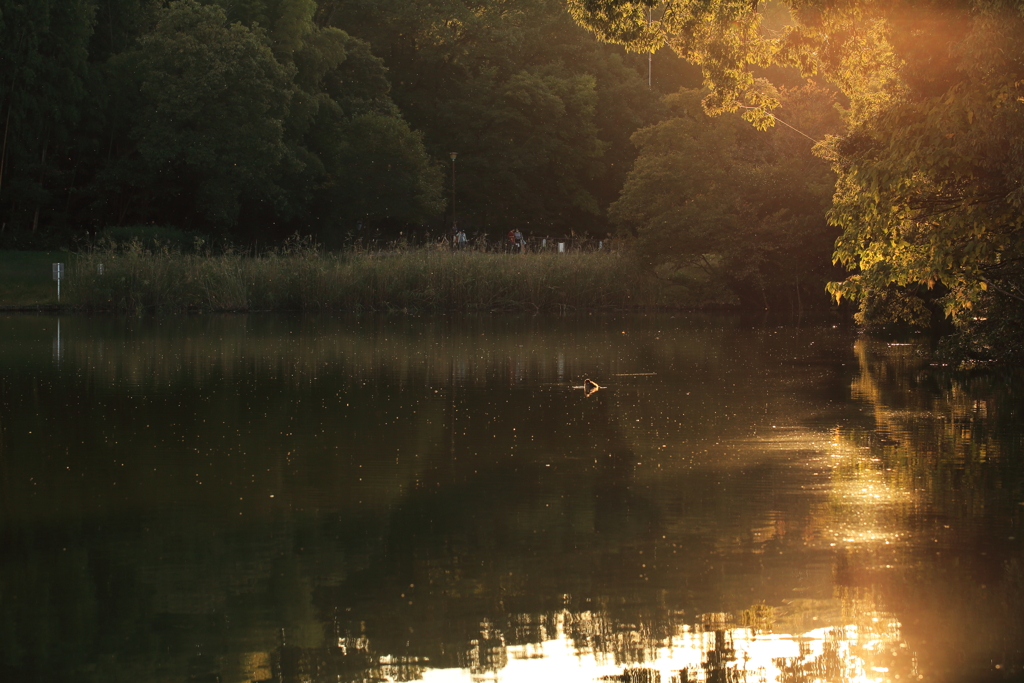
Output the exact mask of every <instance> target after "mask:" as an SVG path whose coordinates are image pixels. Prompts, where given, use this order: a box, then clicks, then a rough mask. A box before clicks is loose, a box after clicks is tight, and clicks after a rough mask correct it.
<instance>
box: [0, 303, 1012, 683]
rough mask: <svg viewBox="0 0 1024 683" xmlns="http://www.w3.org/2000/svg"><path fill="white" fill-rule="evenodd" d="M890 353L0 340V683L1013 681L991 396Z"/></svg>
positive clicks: (1004, 459)
mask: <svg viewBox="0 0 1024 683" xmlns="http://www.w3.org/2000/svg"><path fill="white" fill-rule="evenodd" d="M919 351H920V349H919V348H918V347H917V346H915V345H890V344H886V343H884V342H877V341H870V340H867V339H864V338H860V337H858V336H857V335H856V334H854V333H853V332H852V331H851V330H848V329H843V328H837V327H833V325H832V324H804V325H802V326H795V325H788V326H772V325H751V324H747V323H743V322H741V321H739V320H738V319H734V318H729V317H687V316H676V317H673V316H667V315H666V316H649V317H644V316H635V317H625V318H622V317H606V316H596V315H595V316H586V317H578V318H571V319H566V318H559V319H553V318H544V317H488V316H481V317H457V318H446V317H432V318H416V317H384V318H379V317H378V318H373V317H351V318H347V317H346V318H343V317H338V318H303V317H280V316H269V315H267V316H257V315H250V316H228V317H202V316H197V317H184V318H166V319H138V320H123V319H115V318H88V317H62V318H56V317H35V316H6V317H0V504H2V508H0V679H2V680H4V681H27V682H32V681H76V682H82V681H90V682H91V681H97V682H99V681H133V682H142V683H148V682H156V681H161V682H162V681H168V682H170V681H175V682H182V683H184V682H186V681H202V682H207V683H212V682H214V681H221V682H223V683H228V682H231V683H236V682H238V683H240V682H242V681H271V680H272V681H282V682H285V681H287V682H300V681H301V682H311V683H312V682H315V683H320V682H325V681H332V682H334V681H390V680H394V681H417V680H424V681H452V682H454V681H460V682H461V681H529V682H530V683H537V682H541V681H559V682H562V681H598V680H603V681H615V680H621V681H644V682H647V681H661V682H663V683H668V682H670V681H679V682H686V681H744V682H747V681H749V682H751V683H754V682H761V681H771V682H776V681H778V682H780V683H781V682H798V681H833V682H837V683H845V682H847V681H851V682H852V681H907V680H926V681H950V682H952V681H988V680H992V681H997V680H1015V679H1018V678H1019V677H1020V676H1021V675H1022V668H1021V667H1022V664H1024V545H1022V540H1024V528H1022V517H1024V446H1022V439H1024V437H1022V434H1024V411H1022V389H1021V386H1020V384H1019V383H1015V381H1014V379H1013V378H1012V377H1011V376H1008V375H1006V374H999V375H995V376H992V375H974V376H970V375H964V374H956V373H952V372H949V371H948V370H946V369H943V368H940V367H936V366H932V365H929V363H928V361H927V360H925V359H924V356H923V355H922V354H921V353H919ZM585 378H590V379H592V380H593V381H595V382H597V383H598V384H599V385H601V387H602V388H600V389H599V390H598V391H596V392H587V391H586V390H584V389H583V388H582V387H583V381H584V379H585Z"/></svg>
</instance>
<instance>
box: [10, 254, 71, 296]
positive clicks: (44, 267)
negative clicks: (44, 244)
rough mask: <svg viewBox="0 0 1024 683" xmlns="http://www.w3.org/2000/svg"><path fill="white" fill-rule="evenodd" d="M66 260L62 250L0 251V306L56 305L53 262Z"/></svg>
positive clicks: (66, 261) (67, 259)
mask: <svg viewBox="0 0 1024 683" xmlns="http://www.w3.org/2000/svg"><path fill="white" fill-rule="evenodd" d="M69 261H70V257H69V255H68V254H67V253H64V252H57V251H54V252H49V251H12V250H0V306H35V305H39V304H42V305H48V304H56V303H57V283H56V282H54V281H53V268H52V264H54V263H65V264H67V263H68V262H69ZM61 295H62V297H61V298H62V300H63V291H62V292H61Z"/></svg>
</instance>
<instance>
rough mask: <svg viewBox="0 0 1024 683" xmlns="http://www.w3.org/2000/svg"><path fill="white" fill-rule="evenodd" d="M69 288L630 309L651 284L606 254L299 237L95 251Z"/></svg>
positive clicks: (121, 305) (397, 304)
mask: <svg viewBox="0 0 1024 683" xmlns="http://www.w3.org/2000/svg"><path fill="white" fill-rule="evenodd" d="M66 288H67V299H66V301H67V303H68V304H69V305H71V306H73V307H75V308H78V309H82V310H117V311H142V310H163V311H189V310H198V311H258V310H345V311H359V310H376V311H382V310H415V311H438V310H471V309H483V310H494V309H498V310H514V309H532V310H565V309H570V310H571V309H590V308H636V307H643V306H647V305H652V304H653V303H654V302H655V293H656V286H655V283H654V281H653V278H652V277H651V276H650V274H649V273H647V272H645V271H644V270H643V269H642V268H640V267H639V266H637V265H636V264H635V263H633V262H632V261H631V260H630V259H629V258H627V257H626V256H624V255H622V254H619V253H613V252H592V253H568V254H556V253H539V254H523V255H508V254H500V253H487V252H476V251H463V252H452V251H447V250H443V249H437V248H429V247H428V248H420V249H403V250H394V251H384V252H375V253H367V252H342V253H327V252H323V251H321V250H320V249H318V248H317V246H316V245H314V244H312V243H311V242H308V241H301V240H297V241H292V242H290V243H289V244H288V245H287V246H286V248H284V249H280V250H275V251H271V252H268V253H265V254H260V255H253V254H243V253H238V252H233V251H230V250H228V251H225V252H224V253H220V254H213V253H205V254H201V253H181V252H178V251H173V250H170V249H162V250H161V249H157V250H152V249H147V248H145V247H144V246H143V245H142V244H140V243H138V242H133V243H130V244H128V245H125V246H123V247H121V248H105V249H96V250H92V251H89V252H85V253H83V254H80V255H79V256H78V257H77V258H76V259H75V261H74V262H73V263H72V264H71V266H70V268H69V273H68V278H67V284H66Z"/></svg>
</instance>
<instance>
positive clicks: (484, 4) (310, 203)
mask: <svg viewBox="0 0 1024 683" xmlns="http://www.w3.org/2000/svg"><path fill="white" fill-rule="evenodd" d="M639 66H640V62H639V61H635V62H630V60H629V58H628V57H624V55H623V53H622V51H621V50H619V49H617V48H612V47H609V46H607V45H604V44H602V43H600V42H599V41H597V40H596V39H595V38H594V37H593V36H591V35H589V34H588V33H587V32H586V31H585V30H583V29H581V28H580V27H579V26H577V25H576V24H575V23H574V22H573V21H572V19H571V17H569V16H568V14H567V12H566V10H565V7H564V5H563V4H561V2H560V1H559V0H529V1H528V2H523V3H515V4H509V3H507V2H504V1H502V0H455V1H448V0H424V1H423V2H416V3H409V2H393V1H392V0H346V1H345V2H338V1H336V0H166V1H163V0H162V1H159V2H154V1H153V0H68V1H67V2H53V1H50V0H43V1H41V2H33V3H29V4H27V5H26V4H25V3H21V2H17V1H16V0H0V135H2V140H3V146H2V148H3V153H2V155H0V241H2V242H4V243H7V244H15V245H17V244H24V245H29V244H43V243H44V242H45V241H46V237H45V236H46V235H48V234H51V233H54V232H56V233H60V235H62V237H60V239H63V240H64V241H67V239H70V238H71V237H74V236H75V235H82V234H84V233H86V232H89V233H92V232H95V231H96V230H100V229H102V228H103V227H104V226H110V225H125V224H127V225H148V224H153V223H156V224H163V225H172V226H175V227H178V228H184V229H186V230H197V231H203V232H220V233H223V232H227V233H230V234H234V235H235V236H236V237H239V238H242V239H253V238H259V239H261V240H265V239H275V238H281V237H283V236H286V235H288V234H291V233H293V232H294V231H295V230H300V231H302V232H314V233H317V234H318V236H320V237H321V238H328V241H333V242H335V243H338V242H339V241H340V240H343V239H345V236H346V235H351V234H353V233H357V232H358V231H359V230H360V229H363V228H369V231H370V232H372V233H376V234H384V235H390V236H397V235H398V234H399V233H400V232H403V231H410V232H412V233H415V234H418V235H421V236H423V235H426V234H427V232H429V231H433V232H435V233H436V232H438V231H440V230H446V229H450V225H451V219H452V214H451V210H452V202H453V200H456V199H457V201H458V207H459V221H460V225H462V226H463V227H465V228H466V229H467V230H469V231H470V234H473V233H474V232H491V233H492V234H493V233H497V232H499V231H504V230H507V228H508V226H509V225H511V224H515V225H518V226H521V227H524V228H525V229H528V230H532V231H540V230H544V231H548V232H553V233H555V234H567V233H569V232H570V231H576V232H595V231H597V232H600V231H602V230H606V229H607V227H608V223H607V220H606V210H607V206H608V205H609V204H610V203H611V202H612V201H614V199H615V198H616V196H617V194H618V191H619V189H620V188H621V185H622V181H623V179H624V177H625V173H626V170H627V169H628V167H629V165H630V164H631V162H632V159H633V157H634V155H635V151H634V149H633V148H632V146H631V145H630V144H629V137H630V135H631V134H632V133H633V132H634V131H635V130H636V129H637V128H638V127H640V126H643V125H647V124H649V123H653V122H654V121H655V120H656V119H657V116H658V112H659V111H660V105H659V103H658V94H657V93H656V92H654V91H653V90H651V89H649V88H648V87H647V84H646V83H645V78H643V77H642V76H641V73H640V71H639V70H638V67H639ZM450 152H457V153H458V154H459V157H458V163H457V168H456V169H452V168H451V161H450V158H449V153H450ZM452 170H457V172H458V197H454V196H453V195H452V189H453V188H452V186H451V181H452V177H451V171H452ZM364 234H366V233H364ZM406 234H409V233H408V232H407V233H406Z"/></svg>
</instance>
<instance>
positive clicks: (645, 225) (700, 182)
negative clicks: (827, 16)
mask: <svg viewBox="0 0 1024 683" xmlns="http://www.w3.org/2000/svg"><path fill="white" fill-rule="evenodd" d="M701 94H702V93H701V92H699V91H696V90H682V91H680V92H679V93H677V94H676V95H672V96H670V97H667V98H666V102H667V104H668V106H669V111H670V116H669V117H667V118H666V119H665V120H663V121H661V122H660V123H658V124H656V125H654V126H650V127H648V128H644V129H641V130H640V131H638V132H637V133H636V134H635V135H634V136H633V140H634V143H635V144H636V145H637V147H638V148H639V155H638V157H637V160H636V163H635V165H634V167H633V170H632V171H631V172H630V174H629V176H628V179H627V181H626V184H625V186H624V187H623V190H622V196H621V197H620V199H619V200H618V201H616V202H615V203H614V204H612V206H611V215H612V218H613V219H614V220H615V221H616V222H617V223H618V224H619V225H621V226H622V227H624V228H628V229H631V230H633V231H635V233H636V235H637V244H638V248H639V251H640V253H641V254H642V255H643V256H644V257H645V258H646V259H647V260H648V262H649V263H651V264H652V265H653V266H656V267H659V270H660V271H661V272H665V267H666V266H668V267H669V270H670V271H673V270H674V271H680V272H682V273H686V272H687V271H692V270H693V269H699V270H702V271H704V272H705V274H706V275H707V276H709V277H710V278H712V281H713V282H715V283H716V284H717V285H718V286H722V285H724V286H726V287H728V288H729V289H731V290H732V291H733V293H734V294H735V295H736V296H737V297H738V298H739V300H740V301H741V303H743V304H744V305H746V306H751V307H760V308H768V307H777V306H780V305H783V304H784V303H785V304H788V305H791V306H793V307H794V308H799V307H802V306H803V304H804V302H805V301H806V302H808V303H810V302H812V301H813V300H814V299H815V298H816V295H817V296H819V297H820V298H823V296H821V295H823V294H824V291H823V288H824V285H825V282H827V280H828V278H829V276H830V275H831V273H830V269H829V268H828V267H827V266H828V255H829V253H830V251H831V248H832V243H833V241H834V240H835V235H836V231H835V229H834V228H831V227H830V226H829V225H828V224H827V222H826V221H825V210H826V208H827V206H828V200H829V197H830V196H831V193H832V189H833V184H834V175H833V174H832V173H831V171H830V170H829V168H828V165H827V164H826V163H825V162H824V161H822V160H821V159H818V158H816V157H814V155H813V154H812V152H811V146H812V144H813V141H812V140H808V139H807V138H806V137H804V136H805V135H807V134H808V133H809V134H813V135H815V136H821V135H823V134H824V132H825V131H827V130H829V129H832V128H834V127H835V126H837V125H838V120H837V119H838V115H837V114H836V112H835V110H834V109H833V108H831V107H830V106H829V105H830V98H829V97H828V95H827V93H823V92H822V90H821V89H820V88H816V87H814V86H807V87H805V88H802V89H799V90H796V91H785V90H783V91H781V93H780V94H778V95H777V97H779V99H781V100H783V101H785V102H787V106H786V107H785V108H784V110H783V111H782V112H780V113H781V114H783V118H784V119H785V120H786V121H787V122H789V121H792V122H793V124H795V126H797V127H799V131H800V132H797V131H796V130H794V129H793V128H790V127H788V126H780V127H779V128H778V129H776V130H773V131H772V132H771V134H763V133H759V132H758V131H756V130H754V129H753V128H751V127H750V126H749V125H748V124H746V123H745V122H744V121H742V119H741V118H740V117H739V116H737V115H735V114H726V115H722V116H719V117H709V116H708V115H707V114H706V113H704V111H703V110H702V107H701V103H700V102H701Z"/></svg>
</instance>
